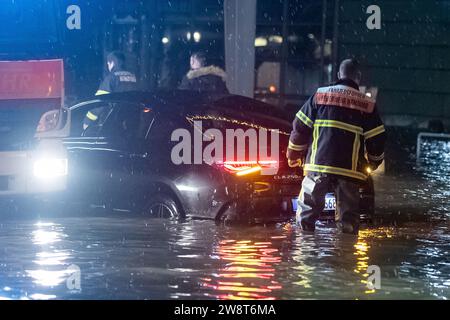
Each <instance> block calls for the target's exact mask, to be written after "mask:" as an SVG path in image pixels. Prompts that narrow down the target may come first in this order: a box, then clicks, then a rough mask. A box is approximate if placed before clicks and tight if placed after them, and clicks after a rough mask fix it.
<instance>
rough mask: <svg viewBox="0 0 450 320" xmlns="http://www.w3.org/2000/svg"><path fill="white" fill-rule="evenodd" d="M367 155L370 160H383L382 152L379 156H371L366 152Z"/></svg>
mask: <svg viewBox="0 0 450 320" xmlns="http://www.w3.org/2000/svg"><path fill="white" fill-rule="evenodd" d="M368 157H369V160H372V161H381V160H384V152H383V153H382V154H381V155H379V156H373V155H371V154H368Z"/></svg>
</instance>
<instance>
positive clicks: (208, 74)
mask: <svg viewBox="0 0 450 320" xmlns="http://www.w3.org/2000/svg"><path fill="white" fill-rule="evenodd" d="M226 77H227V75H226V73H225V71H224V70H223V69H221V68H219V67H216V66H207V67H203V68H200V69H196V70H191V71H189V72H188V73H187V74H186V76H185V77H184V78H183V80H182V81H181V84H180V86H179V89H181V90H192V91H198V92H214V93H222V94H228V93H229V91H228V89H227V85H226V82H225V81H226Z"/></svg>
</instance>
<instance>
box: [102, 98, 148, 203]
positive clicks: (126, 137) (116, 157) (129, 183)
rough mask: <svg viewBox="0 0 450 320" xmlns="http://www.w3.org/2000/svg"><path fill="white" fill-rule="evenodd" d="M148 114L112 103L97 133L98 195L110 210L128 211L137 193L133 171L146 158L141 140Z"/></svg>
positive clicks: (143, 109)
mask: <svg viewBox="0 0 450 320" xmlns="http://www.w3.org/2000/svg"><path fill="white" fill-rule="evenodd" d="M152 112H153V111H152V109H151V108H148V107H146V106H144V105H142V104H138V103H126V102H115V103H114V106H113V111H112V112H111V115H110V116H109V117H108V120H107V121H106V122H105V124H104V125H103V126H102V128H101V130H100V131H99V134H98V139H97V142H96V144H97V146H98V148H99V149H101V150H102V152H101V153H99V157H98V159H97V161H99V162H101V165H102V175H103V178H102V179H103V181H104V188H103V190H102V192H103V194H104V197H105V198H106V201H107V203H109V204H110V205H111V206H112V208H114V209H124V210H129V209H131V208H132V207H133V201H134V198H135V196H136V194H138V193H139V192H140V191H141V190H140V189H139V185H140V182H139V179H140V175H138V174H137V173H136V172H135V169H134V168H135V163H136V162H144V163H145V162H146V161H147V158H148V156H149V153H148V150H147V148H146V145H145V139H146V136H147V135H148V132H149V130H150V127H151V124H152V122H153V119H154V116H153V113H152Z"/></svg>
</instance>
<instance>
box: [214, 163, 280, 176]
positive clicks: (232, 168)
mask: <svg viewBox="0 0 450 320" xmlns="http://www.w3.org/2000/svg"><path fill="white" fill-rule="evenodd" d="M216 164H217V165H219V166H220V167H222V168H223V169H224V170H225V171H227V172H230V173H233V174H235V175H237V176H239V177H241V176H246V175H249V174H252V173H257V172H261V173H264V172H265V171H267V172H270V171H273V170H277V169H278V161H277V160H261V161H224V162H220V163H216Z"/></svg>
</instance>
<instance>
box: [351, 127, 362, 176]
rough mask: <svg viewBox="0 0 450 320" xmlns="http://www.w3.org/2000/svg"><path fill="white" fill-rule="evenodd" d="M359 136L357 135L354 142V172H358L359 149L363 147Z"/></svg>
mask: <svg viewBox="0 0 450 320" xmlns="http://www.w3.org/2000/svg"><path fill="white" fill-rule="evenodd" d="M359 137H360V136H359V135H358V134H355V141H354V142H353V157H352V170H353V171H356V169H357V168H358V157H359V148H360V147H361V140H360V138H359Z"/></svg>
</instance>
